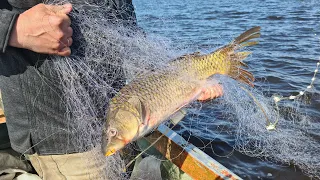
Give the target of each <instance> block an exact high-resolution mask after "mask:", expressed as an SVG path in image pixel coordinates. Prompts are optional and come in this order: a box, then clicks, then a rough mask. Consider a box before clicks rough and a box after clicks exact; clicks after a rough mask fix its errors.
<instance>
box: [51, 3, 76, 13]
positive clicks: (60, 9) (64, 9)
mask: <svg viewBox="0 0 320 180" xmlns="http://www.w3.org/2000/svg"><path fill="white" fill-rule="evenodd" d="M45 7H46V8H47V9H48V10H49V11H50V12H52V13H54V14H69V13H70V12H71V11H72V5H71V4H70V3H68V4H64V5H60V6H57V5H45Z"/></svg>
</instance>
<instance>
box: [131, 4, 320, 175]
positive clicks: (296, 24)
mask: <svg viewBox="0 0 320 180" xmlns="http://www.w3.org/2000/svg"><path fill="white" fill-rule="evenodd" d="M133 3H134V6H135V9H136V13H137V19H138V24H139V26H140V27H142V28H143V29H144V31H146V32H147V33H149V34H156V35H159V36H162V37H165V38H167V39H169V40H171V41H172V44H175V45H176V46H177V47H184V48H185V49H186V51H188V52H194V51H197V50H201V51H208V52H209V51H211V50H213V49H215V48H216V47H218V46H221V45H224V44H226V43H227V42H229V41H230V40H231V39H232V38H233V37H235V36H236V35H239V34H240V33H242V32H243V31H244V30H246V29H249V28H251V27H253V26H261V34H262V36H261V38H260V39H259V42H260V44H259V45H257V46H256V47H254V48H253V52H254V54H253V55H252V57H250V58H249V62H248V65H249V66H250V71H251V72H253V74H254V75H255V77H256V79H257V81H256V82H255V85H256V86H257V87H260V88H261V89H265V92H266V94H269V95H270V96H271V95H272V94H274V93H277V94H281V95H283V96H290V95H297V94H298V92H299V91H301V90H304V89H306V87H307V86H308V85H309V84H310V82H311V78H312V76H313V73H314V70H315V68H316V64H317V62H318V61H319V58H320V8H319V7H320V1H316V0H281V1H279V0H259V1H257V0H241V1H237V0H229V1H214V0H211V1H202V0H171V1H169V0H134V1H133ZM319 78H320V77H319V75H318V76H317V79H316V81H315V82H314V83H315V84H314V88H313V91H312V93H309V94H308V97H309V99H310V101H309V104H306V105H304V111H305V112H306V113H307V114H308V115H309V116H310V117H311V118H312V119H313V120H315V121H320V92H319V89H320V85H319V84H320V81H319ZM228 138H230V137H217V139H216V140H215V141H213V142H212V146H213V147H210V148H211V149H215V152H216V153H217V152H218V154H219V152H228V151H231V147H230V146H229V145H228V143H226V142H227V141H228ZM190 141H191V142H193V143H194V144H197V142H198V141H197V139H190ZM202 141H205V140H202ZM200 146H201V144H200ZM208 154H210V153H208ZM210 155H212V156H213V157H214V158H215V159H217V160H218V161H219V162H221V163H222V164H223V165H225V166H226V167H228V168H230V169H231V170H232V171H233V172H235V173H236V174H238V175H239V176H241V177H242V178H244V179H309V178H308V177H307V176H305V175H304V174H303V173H301V172H300V170H299V169H298V168H296V167H287V166H282V165H276V164H275V163H271V162H266V161H264V160H260V159H257V158H251V157H248V156H246V155H243V154H241V153H238V152H233V154H232V155H231V156H228V157H220V156H217V154H212V153H211V154H210Z"/></svg>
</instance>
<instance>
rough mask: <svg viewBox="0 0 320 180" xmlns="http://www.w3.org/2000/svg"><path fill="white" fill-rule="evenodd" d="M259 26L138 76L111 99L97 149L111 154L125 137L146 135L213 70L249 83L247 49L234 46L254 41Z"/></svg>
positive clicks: (197, 90) (193, 93)
mask: <svg viewBox="0 0 320 180" xmlns="http://www.w3.org/2000/svg"><path fill="white" fill-rule="evenodd" d="M259 37H260V27H258V26H257V27H253V28H251V29H249V30H247V31H245V32H244V33H242V34H241V35H240V36H238V37H237V38H235V39H234V40H233V41H232V42H231V43H229V44H228V45H226V46H224V47H222V48H219V49H217V50H215V51H214V52H212V53H209V54H203V55H202V54H200V53H193V54H188V55H184V56H181V57H179V58H177V59H175V60H173V61H171V62H170V63H169V65H168V67H169V68H167V69H165V68H164V69H161V70H155V71H151V72H150V73H147V74H146V75H144V76H138V77H137V78H136V79H134V80H132V81H131V82H130V83H129V84H127V85H125V86H124V87H123V88H122V89H121V90H120V91H119V93H118V94H117V95H116V96H115V97H113V98H112V99H111V100H110V104H109V107H108V111H107V120H106V124H105V126H104V128H103V133H102V151H103V153H104V154H105V156H110V155H113V154H114V153H115V152H117V151H118V150H120V149H122V148H123V147H124V146H126V145H127V144H129V143H130V142H132V141H134V140H137V139H138V138H140V137H142V136H144V135H146V134H147V133H149V132H150V131H152V130H153V129H154V128H156V127H157V126H158V125H159V124H160V123H162V122H164V121H165V120H167V119H168V118H169V117H170V116H172V115H174V114H175V113H176V112H178V111H179V110H180V109H181V108H183V107H184V106H186V105H188V104H189V103H191V102H192V101H194V100H196V99H197V97H198V96H199V95H200V94H201V92H202V90H203V89H204V88H206V87H207V86H208V83H209V78H210V77H211V76H213V75H215V74H222V75H227V76H229V77H231V78H233V79H235V80H238V81H240V82H242V83H244V84H247V85H249V86H253V81H254V77H253V75H252V73H250V72H248V71H247V70H245V69H243V68H242V67H248V66H247V65H246V64H245V63H244V62H243V59H245V58H246V57H247V56H248V55H250V54H251V52H247V51H239V49H241V48H243V47H245V46H253V45H256V44H258V42H257V41H249V40H252V39H255V38H259Z"/></svg>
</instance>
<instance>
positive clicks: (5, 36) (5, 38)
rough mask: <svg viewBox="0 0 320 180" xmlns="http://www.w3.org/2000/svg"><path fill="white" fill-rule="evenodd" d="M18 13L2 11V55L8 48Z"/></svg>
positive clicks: (0, 13) (0, 46) (0, 50)
mask: <svg viewBox="0 0 320 180" xmlns="http://www.w3.org/2000/svg"><path fill="white" fill-rule="evenodd" d="M18 16H19V14H18V13H14V12H11V11H8V10H3V9H1V10H0V24H1V26H0V53H4V52H5V51H6V47H7V46H8V43H9V40H10V35H11V31H12V29H13V27H14V25H15V22H16V20H17V17H18Z"/></svg>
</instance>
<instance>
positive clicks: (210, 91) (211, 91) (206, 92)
mask: <svg viewBox="0 0 320 180" xmlns="http://www.w3.org/2000/svg"><path fill="white" fill-rule="evenodd" d="M222 95H223V89H222V86H221V85H219V84H216V85H213V86H210V87H207V88H205V89H203V91H202V93H201V94H200V96H199V97H198V100H199V101H205V100H209V99H214V98H217V97H220V96H222Z"/></svg>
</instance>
